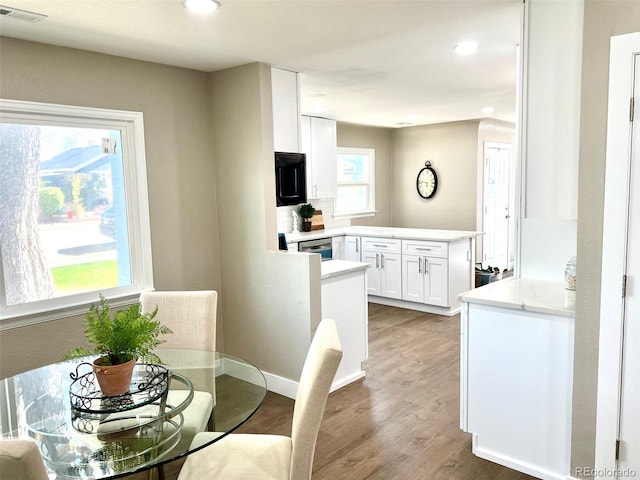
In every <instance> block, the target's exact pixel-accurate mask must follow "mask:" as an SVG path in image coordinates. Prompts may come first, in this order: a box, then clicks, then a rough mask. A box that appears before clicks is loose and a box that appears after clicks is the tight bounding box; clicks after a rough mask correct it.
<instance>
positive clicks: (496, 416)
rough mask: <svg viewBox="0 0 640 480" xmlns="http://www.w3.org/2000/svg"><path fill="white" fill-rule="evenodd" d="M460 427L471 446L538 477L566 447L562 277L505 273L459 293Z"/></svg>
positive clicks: (570, 320) (552, 475)
mask: <svg viewBox="0 0 640 480" xmlns="http://www.w3.org/2000/svg"><path fill="white" fill-rule="evenodd" d="M460 299H461V301H462V302H463V303H462V313H461V319H460V320H461V325H460V428H461V429H462V430H463V431H465V432H469V433H471V434H472V449H473V453H474V454H475V455H477V456H479V457H481V458H485V459H487V460H491V461H493V462H496V463H499V464H501V465H505V466H507V467H509V468H512V469H514V470H519V471H521V472H524V473H527V474H529V475H533V476H535V477H537V478H541V479H554V480H559V479H563V480H564V479H566V478H567V475H568V474H569V467H570V465H569V461H570V454H571V405H572V386H573V332H574V316H575V313H574V308H573V299H572V297H571V295H569V294H567V293H565V290H564V284H563V283H562V282H550V281H545V280H536V279H523V278H508V279H505V280H501V281H497V282H494V283H489V284H488V285H485V286H482V287H480V288H476V289H475V290H472V291H469V292H465V293H463V294H461V295H460Z"/></svg>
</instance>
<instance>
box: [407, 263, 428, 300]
mask: <svg viewBox="0 0 640 480" xmlns="http://www.w3.org/2000/svg"><path fill="white" fill-rule="evenodd" d="M423 263H424V260H423V258H422V257H420V256H417V255H402V299H403V300H408V301H410V302H420V303H423V302H424V268H423Z"/></svg>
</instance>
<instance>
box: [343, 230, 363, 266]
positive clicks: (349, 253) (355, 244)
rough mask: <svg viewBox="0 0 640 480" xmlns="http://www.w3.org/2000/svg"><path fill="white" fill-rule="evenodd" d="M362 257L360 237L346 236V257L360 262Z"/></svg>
mask: <svg viewBox="0 0 640 480" xmlns="http://www.w3.org/2000/svg"><path fill="white" fill-rule="evenodd" d="M360 258H361V248H360V237H354V236H353V235H345V236H344V259H345V260H351V261H352V262H359V261H360Z"/></svg>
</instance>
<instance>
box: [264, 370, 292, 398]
mask: <svg viewBox="0 0 640 480" xmlns="http://www.w3.org/2000/svg"><path fill="white" fill-rule="evenodd" d="M262 373H263V374H264V378H266V379H267V390H269V391H270V392H274V393H277V394H279V395H284V396H285V397H288V398H292V399H293V400H295V399H296V393H298V382H295V381H293V380H289V379H288V378H284V377H280V376H278V375H274V374H273V373H269V372H262Z"/></svg>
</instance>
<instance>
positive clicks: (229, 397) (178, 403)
mask: <svg viewBox="0 0 640 480" xmlns="http://www.w3.org/2000/svg"><path fill="white" fill-rule="evenodd" d="M156 353H158V355H159V356H160V358H161V359H162V363H163V364H162V366H160V367H159V368H156V367H158V366H151V368H150V366H148V365H144V364H138V365H136V369H135V373H134V377H133V380H132V384H131V385H132V386H131V389H130V392H129V393H128V394H125V395H123V396H118V397H116V398H113V397H108V396H104V395H102V394H101V393H100V392H99V390H97V387H94V384H93V381H94V379H93V378H92V375H93V374H92V373H84V374H82V373H79V372H81V370H80V369H78V370H77V367H78V366H79V364H81V363H82V362H90V361H91V360H92V359H93V358H94V357H87V358H85V359H81V360H75V361H74V360H71V361H66V362H60V363H56V364H54V365H48V366H45V367H41V368H38V369H35V370H31V371H28V372H25V373H22V374H19V375H16V376H14V377H10V378H7V379H5V380H2V381H0V433H1V434H2V437H3V438H30V439H33V440H35V441H36V443H37V444H38V448H39V450H40V453H41V455H42V458H43V460H44V462H45V465H46V467H47V469H48V470H49V471H50V472H51V473H55V474H56V477H55V478H57V479H74V478H87V479H89V478H95V479H100V478H114V477H118V476H122V475H125V474H129V473H134V472H137V471H141V470H145V469H148V468H151V467H154V466H157V465H161V464H163V463H166V462H169V461H172V460H175V459H177V458H180V457H183V456H185V455H188V454H189V453H190V451H191V449H192V448H193V449H196V448H198V449H199V448H201V447H202V445H201V444H198V445H197V446H193V447H192V446H191V441H192V439H193V436H194V435H195V434H196V433H198V432H199V431H204V430H211V431H215V432H219V433H220V435H219V437H218V438H222V437H223V436H224V435H225V434H227V433H229V432H232V431H233V430H235V429H236V428H237V427H239V426H240V425H242V424H243V423H244V422H245V421H246V420H247V419H248V418H249V417H251V415H253V414H254V413H255V411H256V410H257V409H258V408H259V407H260V405H261V404H262V401H263V399H264V396H265V394H266V381H265V378H264V376H263V375H262V372H260V370H259V369H258V368H257V367H255V366H253V365H251V364H250V363H248V362H246V361H245V360H242V359H240V358H238V357H234V356H231V355H227V354H224V353H219V352H207V351H201V350H188V349H162V350H157V352H156ZM165 372H166V373H165ZM72 373H73V374H74V376H73V378H72V376H71V375H70V374H72ZM79 380H81V383H82V385H80V384H79V383H78V382H79ZM140 385H142V387H140ZM148 385H152V387H151V388H149V387H148Z"/></svg>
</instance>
